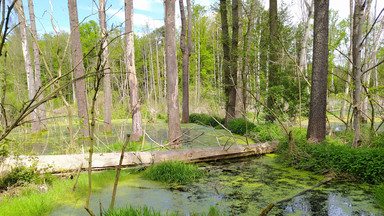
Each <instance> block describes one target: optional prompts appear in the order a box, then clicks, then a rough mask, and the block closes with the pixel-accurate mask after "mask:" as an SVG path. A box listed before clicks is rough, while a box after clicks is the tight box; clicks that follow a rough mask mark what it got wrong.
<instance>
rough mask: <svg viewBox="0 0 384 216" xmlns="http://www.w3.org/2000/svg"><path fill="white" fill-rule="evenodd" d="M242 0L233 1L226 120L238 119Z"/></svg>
mask: <svg viewBox="0 0 384 216" xmlns="http://www.w3.org/2000/svg"><path fill="white" fill-rule="evenodd" d="M239 7H240V8H241V0H232V50H231V73H230V82H229V83H230V90H229V97H228V106H227V110H226V112H225V114H226V115H225V119H226V121H227V122H228V120H230V119H233V118H236V98H237V91H236V90H237V71H238V63H239V49H238V48H239V16H240V10H239Z"/></svg>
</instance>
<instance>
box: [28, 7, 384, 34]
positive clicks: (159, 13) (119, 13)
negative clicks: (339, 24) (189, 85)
mask: <svg viewBox="0 0 384 216" xmlns="http://www.w3.org/2000/svg"><path fill="white" fill-rule="evenodd" d="M191 1H192V2H194V3H195V4H200V5H203V6H205V7H209V6H210V5H211V4H213V3H215V2H217V1H218V0H191ZM261 1H262V2H264V5H265V9H268V8H269V4H268V3H269V0H261ZM282 1H284V3H286V4H288V5H289V6H290V9H291V15H292V17H293V19H294V20H296V19H297V20H299V17H300V16H301V14H302V12H301V9H300V8H301V6H300V1H301V0H278V4H281V2H282ZM377 1H378V2H377V10H378V11H380V10H381V9H382V8H384V1H383V0H377ZM33 2H34V9H35V16H36V27H37V31H38V33H39V34H44V33H53V32H54V31H53V27H52V23H51V20H50V19H51V12H52V15H53V24H54V25H55V28H56V29H57V30H58V31H66V32H69V16H68V5H67V2H68V1H66V0H33ZM96 2H97V4H98V0H77V7H78V14H79V22H82V21H83V22H88V21H90V20H94V21H96V22H97V23H98V14H97V7H96ZM23 4H24V11H25V13H26V18H27V20H29V16H28V7H27V6H28V4H27V0H23ZM133 4H134V18H133V19H134V21H133V22H134V31H135V32H136V33H146V32H148V31H150V30H153V29H155V28H158V27H161V26H162V25H163V24H164V7H163V1H162V0H133ZM184 4H185V3H184ZM374 4H375V0H373V4H372V6H374ZM178 5H179V4H178V1H176V12H177V15H176V16H177V17H179V7H178ZM185 5H186V4H185ZM330 8H331V9H334V10H337V11H339V15H340V17H341V18H346V17H348V16H349V0H330ZM106 13H107V25H108V28H109V29H110V28H112V27H114V26H117V25H121V24H122V23H123V22H124V0H106ZM176 25H178V26H179V25H180V18H176ZM123 26H124V25H123Z"/></svg>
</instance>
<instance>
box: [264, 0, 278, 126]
mask: <svg viewBox="0 0 384 216" xmlns="http://www.w3.org/2000/svg"><path fill="white" fill-rule="evenodd" d="M276 41H277V0H269V71H268V77H267V78H268V89H269V92H268V99H267V107H268V108H269V109H271V110H273V109H274V105H275V99H274V97H273V92H272V90H273V87H274V86H276V85H277V79H278V78H277V72H278V70H279V68H278V64H277V60H278V55H277V53H278V50H277V42H276ZM266 120H267V121H271V122H273V121H274V120H275V117H274V115H272V113H269V114H268V115H267V116H266Z"/></svg>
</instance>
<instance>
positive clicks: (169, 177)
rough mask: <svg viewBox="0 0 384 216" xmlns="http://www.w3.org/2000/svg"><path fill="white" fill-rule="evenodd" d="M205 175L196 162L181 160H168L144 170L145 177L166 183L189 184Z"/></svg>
mask: <svg viewBox="0 0 384 216" xmlns="http://www.w3.org/2000/svg"><path fill="white" fill-rule="evenodd" d="M202 175H203V171H202V170H200V169H199V168H198V167H197V166H196V165H194V164H186V163H184V162H179V161H167V162H162V163H159V164H157V165H154V166H151V167H148V168H147V169H146V170H145V171H144V172H143V177H144V178H147V179H150V180H154V181H161V182H166V183H177V184H187V183H189V182H192V181H193V180H196V179H197V178H199V177H201V176H202Z"/></svg>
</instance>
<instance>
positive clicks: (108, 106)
mask: <svg viewBox="0 0 384 216" xmlns="http://www.w3.org/2000/svg"><path fill="white" fill-rule="evenodd" d="M99 7H100V10H99V23H100V30H101V37H102V43H103V44H102V49H103V51H102V55H103V64H102V65H103V69H104V70H103V71H104V86H103V88H104V130H105V131H106V132H110V131H112V123H111V120H112V114H111V110H112V91H111V70H110V63H109V50H108V34H107V24H106V18H105V0H100V1H99Z"/></svg>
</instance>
